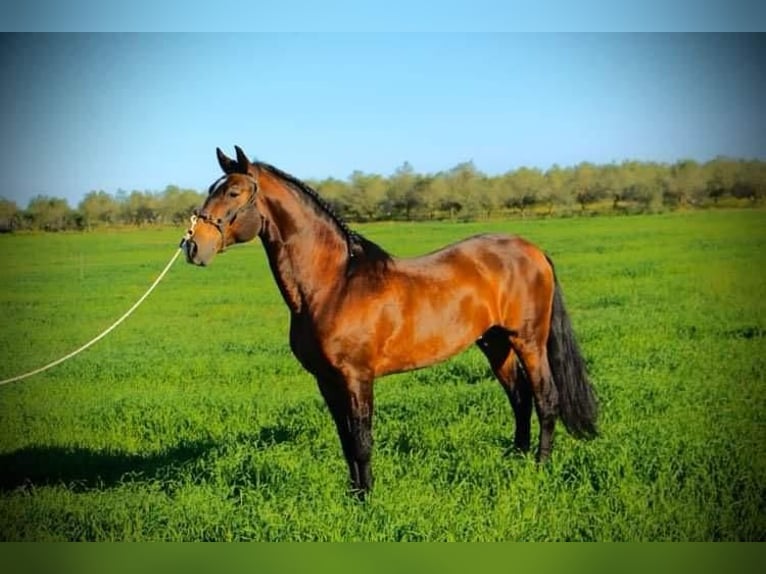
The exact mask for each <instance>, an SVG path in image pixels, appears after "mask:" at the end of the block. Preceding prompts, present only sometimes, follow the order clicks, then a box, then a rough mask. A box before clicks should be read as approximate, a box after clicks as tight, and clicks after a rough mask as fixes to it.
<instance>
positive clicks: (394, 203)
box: [385, 161, 426, 220]
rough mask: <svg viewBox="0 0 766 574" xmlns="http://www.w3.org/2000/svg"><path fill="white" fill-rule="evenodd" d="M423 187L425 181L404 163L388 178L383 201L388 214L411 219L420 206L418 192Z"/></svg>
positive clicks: (420, 201)
mask: <svg viewBox="0 0 766 574" xmlns="http://www.w3.org/2000/svg"><path fill="white" fill-rule="evenodd" d="M425 185H426V180H425V179H424V178H422V177H419V176H417V175H416V174H415V170H414V169H413V168H412V165H411V164H410V163H409V162H407V161H405V162H404V163H403V164H402V165H401V166H399V167H398V168H396V171H394V173H393V175H391V177H389V178H388V189H387V190H386V200H385V205H386V206H387V211H388V213H390V214H392V215H399V216H403V217H404V219H407V220H410V219H412V217H413V215H414V212H415V211H416V210H417V208H418V207H420V206H421V205H422V198H421V197H420V192H421V191H423V189H424V188H425Z"/></svg>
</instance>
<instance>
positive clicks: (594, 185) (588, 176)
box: [572, 162, 603, 212]
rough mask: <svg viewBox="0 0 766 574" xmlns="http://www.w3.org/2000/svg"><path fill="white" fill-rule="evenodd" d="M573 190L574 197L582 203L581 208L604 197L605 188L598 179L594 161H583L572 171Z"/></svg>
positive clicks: (583, 208)
mask: <svg viewBox="0 0 766 574" xmlns="http://www.w3.org/2000/svg"><path fill="white" fill-rule="evenodd" d="M572 192H573V193H574V199H575V201H577V203H579V204H580V210H581V211H582V212H585V210H586V208H587V207H588V206H589V205H591V204H592V203H595V202H596V201H598V200H599V199H601V198H602V197H603V188H602V187H601V186H599V185H598V181H597V180H596V168H595V166H594V165H593V164H592V163H589V162H582V163H580V164H578V165H577V167H575V168H574V171H573V173H572Z"/></svg>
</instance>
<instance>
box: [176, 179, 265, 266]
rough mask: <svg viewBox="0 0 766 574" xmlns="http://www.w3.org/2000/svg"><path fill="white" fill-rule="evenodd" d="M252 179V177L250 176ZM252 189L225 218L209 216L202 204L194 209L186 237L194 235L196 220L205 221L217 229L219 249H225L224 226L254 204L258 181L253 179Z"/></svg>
mask: <svg viewBox="0 0 766 574" xmlns="http://www.w3.org/2000/svg"><path fill="white" fill-rule="evenodd" d="M251 179H252V178H251ZM252 182H253V189H252V191H251V192H250V197H248V198H247V201H246V202H245V203H244V204H242V205H241V206H239V207H238V208H237V209H236V210H234V212H233V213H231V214H230V215H228V216H227V217H225V218H221V217H216V218H213V217H211V216H210V214H209V213H207V212H206V211H205V207H204V206H203V207H202V209H200V210H196V209H195V210H194V214H193V215H192V227H191V229H190V230H189V231H190V232H191V233H188V232H187V235H188V236H189V237H188V239H191V238H192V236H193V235H194V227H195V225H196V224H197V222H199V221H202V222H204V223H207V224H208V225H212V226H213V227H215V228H216V229H217V230H218V233H220V234H221V251H224V250H225V249H226V228H227V227H228V226H229V225H231V224H232V223H233V222H234V220H235V219H236V218H237V216H238V215H239V214H240V213H242V212H243V211H245V210H246V209H249V208H251V207H253V205H255V195H256V193H258V183H257V182H256V181H255V180H254V179H253V180H252Z"/></svg>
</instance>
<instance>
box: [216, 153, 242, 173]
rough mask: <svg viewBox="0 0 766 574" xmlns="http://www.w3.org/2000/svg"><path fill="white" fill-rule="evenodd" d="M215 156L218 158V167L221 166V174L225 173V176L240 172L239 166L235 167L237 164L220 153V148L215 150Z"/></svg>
mask: <svg viewBox="0 0 766 574" xmlns="http://www.w3.org/2000/svg"><path fill="white" fill-rule="evenodd" d="M215 154H216V155H217V156H218V165H220V166H221V169H222V170H223V173H225V174H226V175H230V174H232V173H237V172H238V171H240V170H239V166H238V165H237V162H236V161H234V160H233V159H231V158H230V157H229V156H227V155H226V154H225V153H223V152H222V151H221V148H219V147H217V148H215Z"/></svg>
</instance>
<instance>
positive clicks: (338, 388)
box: [318, 377, 373, 500]
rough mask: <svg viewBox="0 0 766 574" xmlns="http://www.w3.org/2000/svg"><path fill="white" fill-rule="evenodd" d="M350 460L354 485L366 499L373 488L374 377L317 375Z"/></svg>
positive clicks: (344, 453)
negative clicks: (346, 377)
mask: <svg viewBox="0 0 766 574" xmlns="http://www.w3.org/2000/svg"><path fill="white" fill-rule="evenodd" d="M318 383H319V388H320V390H321V392H322V396H323V397H324V399H325V402H326V403H327V407H328V408H329V410H330V413H331V414H332V417H333V420H334V421H335V426H336V428H337V430H338V436H339V438H340V444H341V447H342V448H343V455H344V456H345V457H346V462H347V463H348V469H349V475H350V478H351V488H352V490H353V492H354V493H355V494H356V495H357V496H358V497H359V498H360V499H362V500H363V499H364V498H365V496H366V495H367V493H368V492H369V491H370V490H371V489H372V483H373V477H372V467H371V458H372V411H373V393H372V380H366V379H359V378H348V379H345V378H340V377H339V378H335V377H333V378H329V379H318Z"/></svg>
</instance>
